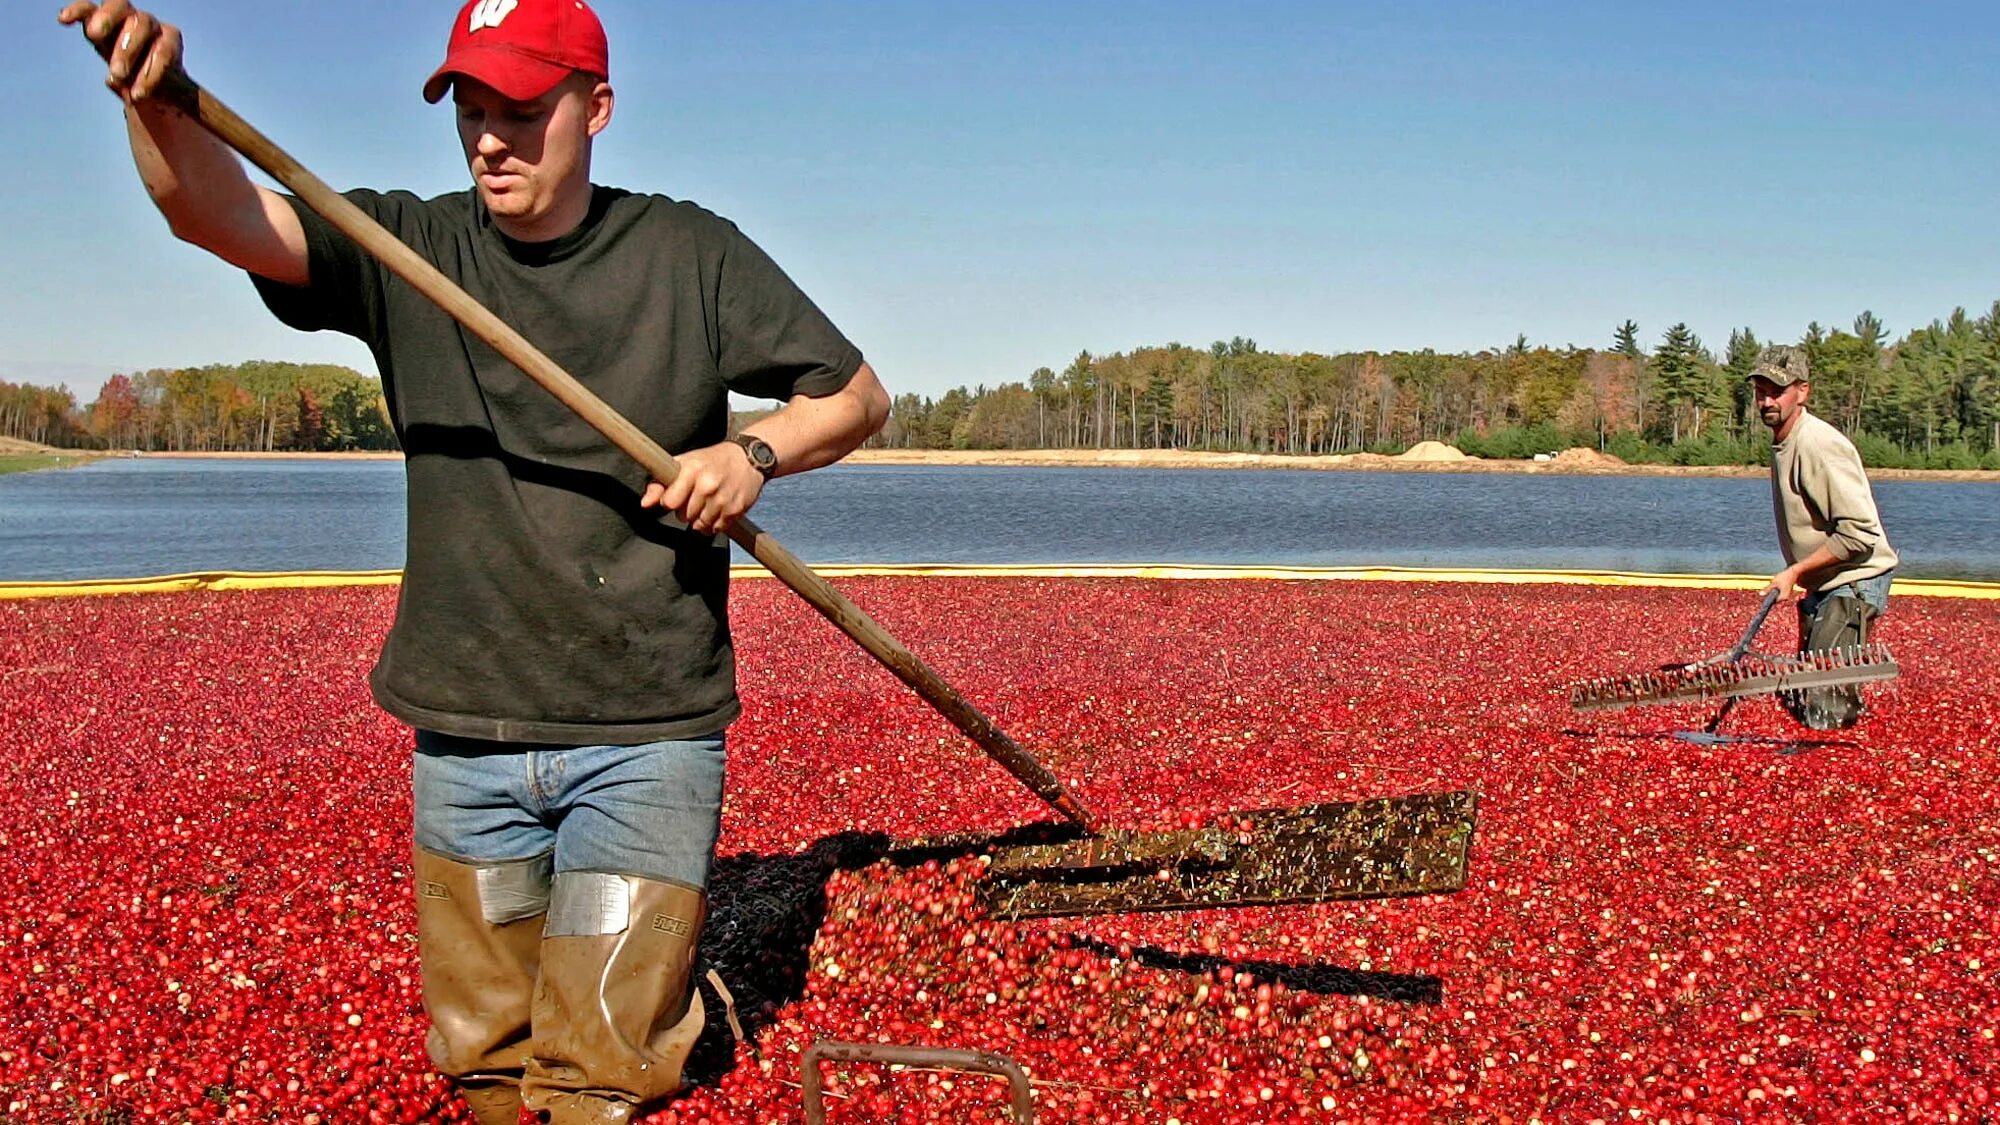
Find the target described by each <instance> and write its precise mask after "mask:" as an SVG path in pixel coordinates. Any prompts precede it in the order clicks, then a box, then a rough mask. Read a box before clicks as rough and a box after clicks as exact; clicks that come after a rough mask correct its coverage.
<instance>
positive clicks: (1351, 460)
mask: <svg viewBox="0 0 2000 1125" xmlns="http://www.w3.org/2000/svg"><path fill="white" fill-rule="evenodd" d="M99 456H104V457H121V456H127V457H145V458H180V459H189V460H273V461H279V460H282V461H343V460H344V461H389V460H400V459H401V458H402V456H403V455H402V454H401V453H399V452H394V451H386V452H375V451H370V452H355V453H297V452H288V453H237V452H185V453H138V452H129V453H120V452H111V453H104V454H100V455H99ZM841 463H842V464H848V465H952V466H974V467H985V468H1065V469H1078V468H1080V469H1106V468H1120V469H1291V470H1303V471H1312V472H1319V471H1328V472H1332V471H1340V470H1346V471H1350V472H1351V471H1362V472H1414V473H1517V474H1539V475H1552V476H1634V477H1731V478H1738V479H1743V478H1763V477H1766V476H1767V475H1768V474H1769V472H1770V470H1768V469H1766V468H1764V467H1762V466H1755V465H1633V464H1623V463H1608V464H1607V463H1601V462H1581V461H1565V460H1549V461H1513V460H1507V461H1501V460H1487V459H1485V458H1480V457H1469V456H1462V457H1460V458H1455V459H1433V458H1430V457H1414V458H1413V457H1410V456H1408V455H1404V456H1400V457H1391V456H1387V455H1385V454H1380V453H1333V454H1316V455H1309V454H1284V453H1211V452H1205V451H1198V450H1179V449H857V450H855V451H854V452H853V453H850V454H848V455H847V457H846V458H844V459H843V461H842V462H841ZM1868 477H1869V479H1871V480H1885V481H1904V480H1910V481H1926V480H1927V481H1970V482H1989V483H2000V471H1996V470H1991V469H1887V468H1882V469H1877V468H1871V469H1869V470H1868Z"/></svg>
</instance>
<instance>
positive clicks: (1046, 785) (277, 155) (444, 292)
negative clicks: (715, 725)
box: [100, 44, 1098, 833]
mask: <svg viewBox="0 0 2000 1125" xmlns="http://www.w3.org/2000/svg"><path fill="white" fill-rule="evenodd" d="M107 49H108V44H107ZM100 53H102V52H100ZM154 96H155V97H158V98H162V99H165V100H166V101H168V102H169V103H171V104H173V105H174V106H176V107H177V108H179V109H180V110H181V111H182V112H184V113H186V114H187V115H188V116H189V117H191V118H193V119H194V120H195V121H197V122H198V123H200V124H201V125H202V127H204V128H206V129H207V130H208V131H209V132H210V133H213V134H214V135H215V136H216V137H217V138H218V139H220V140H221V141H222V142H223V143H224V144H226V145H228V146H229V147H230V148H232V149H234V150H235V151H236V152H237V153H238V154H240V155H241V156H242V157H243V158H244V159H246V160H248V161H250V163H252V164H255V165H256V166H257V167H259V168H261V169H263V170H264V171H265V172H266V173H268V174H269V175H270V176H271V178H272V179H274V180H276V181H278V182H279V183H280V184H282V185H284V186H285V187H286V188H287V189H289V190H290V191H291V192H292V194H294V195H296V196H298V198H299V199H300V200H301V201H302V202H304V203H305V205H306V206H308V207H310V208H312V209H313V210H314V211H316V212H318V213H319V214H320V215H321V216H322V217H323V218H325V219H326V221H327V222H329V223H332V224H333V225H334V226H335V227H336V228H338V229H339V230H340V231H341V233H343V234H345V235H347V237H349V238H351V239H353V240H354V242H355V243H356V244H357V245H359V246H360V247H361V248H362V249H363V250H365V251H366V252H367V253H369V254H370V255H372V256H373V257H374V258H375V259H376V260H378V261H380V262H381V263H382V264H383V265H384V266H385V267H387V268H388V270H389V271H390V272H391V273H394V274H395V275H396V276H397V277H400V278H402V279H403V280H404V281H406V282H408V283H409V284H410V285H411V286H412V287H413V288H415V289H416V290H417V291H418V292H419V293H422V294H423V295H424V296H425V297H427V298H429V299H430V300H431V301H432V302H434V303H435V304H437V306H438V307H439V308H442V309H443V310H444V311H445V312H447V313H449V314H450V315H451V317H452V319H454V320H456V321H458V322H459V323H460V324H461V325H463V326H464V327H465V328H466V330H467V331H469V332H471V333H472V334H473V335H475V336H477V337H479V338H480V339H481V340H484V341H485V342H486V343H487V344H488V345H490V346H491V347H492V348H493V350H494V351H496V352H499V353H500V355H501V356H503V357H504V358H506V359H507V360H508V361H509V362H511V363H513V364H514V365H515V366H516V367H519V368H520V369H521V370H522V371H523V372H525V373H526V374H527V375H528V377H529V378H531V379H533V380H535V382H537V383H540V384H541V385H542V386H543V387H544V388H545V389H547V390H548V392H549V393H550V394H552V395H554V396H555V397H556V398H557V399H559V400H560V401H561V402H562V403H563V405H565V406H567V407H569V408H570V409H571V410H573V411H575V412H576V413H577V414H578V415H579V416H581V417H582V418H583V420H584V421H585V422H588V423H590V425H591V426H593V427H595V428H596V429H597V431H598V432H600V433H602V434H603V435H604V436H605V437H607V438H609V439H610V440H611V443H612V444H613V445H615V446H617V447H618V448H619V449H621V450H623V451H624V452H625V453H626V454H628V455H629V456H631V458H632V459H633V460H635V461H637V462H638V463H639V464H640V465H641V466H642V467H643V468H644V469H645V470H646V471H647V472H648V473H650V474H652V477H653V479H654V480H657V481H659V482H660V483H662V484H670V483H672V482H673V479H674V477H675V476H677V475H679V472H680V467H679V465H678V464H676V463H675V461H674V458H673V456H672V455H671V454H669V453H668V452H667V451H666V450H665V449H663V448H661V446H660V444H659V443H658V442H656V441H654V440H653V439H652V438H650V437H648V436H647V435H646V433H645V431H643V430H641V429H639V427H637V426H635V425H633V424H632V422H631V421H630V420H629V419H627V418H625V417H624V416H623V415H621V414H619V413H618V412H617V411H616V410H613V409H612V408H611V405H610V404H609V403H607V402H605V401H604V400H603V399H601V398H599V397H597V395H595V394H593V393H592V392H591V391H590V390H589V389H588V388H586V387H585V386H584V385H583V384H581V383H579V382H577V381H576V379H575V377H573V376H571V375H570V374H569V372H567V371H564V370H563V369H562V367H560V366H559V365H558V364H557V363H556V362H555V361H554V360H552V359H550V358H549V357H548V356H546V355H544V354H543V353H542V352H541V350H540V349H538V348H536V347H535V346H534V345H533V344H531V343H529V342H528V341H527V339H526V338H525V337H523V336H522V335H521V334H520V333H518V332H516V331H514V329H513V328H511V327H509V326H508V325H507V324H506V322H504V321H502V320H501V319H500V318H499V317H497V316H495V315H493V313H492V312H491V311H489V310H488V309H487V308H486V307H485V306H484V305H481V304H480V303H479V302H478V301H476V300H474V299H473V297H472V295H471V294H469V293H467V292H466V291H465V290H463V289H461V288H459V287H458V286H457V285H456V284H455V283H453V282H452V280H451V279H450V278H448V277H446V276H445V275H444V274H443V273H441V272H439V271H438V269H437V267H435V266H433V265H431V264H430V262H428V261H426V260H425V259H424V258H423V257H422V256H421V255H419V254H418V253H417V252H416V251H414V250H412V249H410V248H409V247H408V246H407V245H405V244H404V243H403V241H402V240H401V239H398V238H397V237H396V236H395V235H393V234H391V233H390V232H389V231H388V230H387V229H386V228H384V227H383V226H382V225H381V224H380V223H377V222H376V221H375V220H374V219H372V218H370V217H369V216H368V215H367V213H365V212H363V211H362V210H361V209H360V208H358V207H356V206H355V205H354V204H352V203H350V202H348V200H347V199H346V197H344V196H342V195H341V194H340V193H339V192H337V191H334V190H333V189H332V188H330V187H328V186H327V185H326V183H325V182H324V181H322V180H321V179H320V178H319V177H317V176H315V175H313V174H312V173H311V172H309V171H307V170H306V168H305V166H304V165H301V164H300V163H299V162H298V161H296V160H294V159H292V157H291V156H290V155H289V154H288V153H286V152H285V151H284V150H283V149H281V148H279V147H278V146H277V145H276V144H274V143H273V142H272V141H271V140H270V138H268V137H266V136H264V134H262V133H260V132H258V131H257V130H256V129H255V128H254V127H252V126H251V125H250V123H249V122H247V121H245V120H243V118H241V117H239V116H237V114H236V113H235V111H234V110H231V109H230V108H229V107H228V106H227V105H224V104H223V103H222V101H221V100H220V99H218V98H216V97H215V95H213V94H211V93H209V92H208V91H207V90H205V89H203V88H202V87H201V86H200V84H198V83H196V82H195V81H194V79H192V78H190V77H188V76H187V73H186V72H185V71H183V70H181V69H180V68H179V67H175V68H174V69H173V70H172V71H171V72H169V73H168V74H167V75H166V77H165V78H164V80H163V81H162V82H161V84H160V86H159V87H158V89H157V91H156V93H155V95H154ZM729 537H730V538H731V539H734V540H735V541H736V542H738V543H740V544H742V546H743V549H744V550H746V551H748V552H750V555H751V557H753V558H755V559H756V560H757V561H758V562H760V563H762V564H763V565H764V567H765V569H767V570H769V571H770V572H771V573H772V574H774V575H777V577H778V578H779V579H780V580H781V581H783V582H784V583H785V585H787V586H789V587H791V588H792V589H793V590H794V591H796V592H797V593H798V595H799V596H800V597H802V598H804V599H805V600H806V601H807V602H808V603H809V604H811V605H812V607H813V608H814V609H816V610H818V611H819V612H820V613H821V615H823V616H824V617H825V618H826V619H827V620H829V621H831V622H833V624H834V625H835V626H837V627H838V628H839V629H840V631H841V632H843V633H846V634H847V635H848V636H849V637H852V638H853V639H854V640H855V641H856V642H857V643H858V644H860V645H861V647H862V648H863V649H865V650H867V652H868V654H869V655H870V656H873V657H874V658H875V659H876V660H877V661H879V662H880V663H881V664H882V666H883V667H885V668H887V669H888V670H889V671H890V672H892V673H894V674H895V676H896V678H897V679H900V680H902V681H903V682H904V683H906V684H908V685H909V686H910V687H911V688H912V689H914V690H915V691H916V693H917V694H918V695H920V696H922V697H923V699H924V701H925V702H926V703H929V704H930V705H931V706H932V707H933V708H935V709H936V710H937V712H938V713H939V714H941V715H943V716H944V717H945V718H946V719H948V720H950V722H951V724H952V725H953V726H955V727H957V728H958V729H959V730H960V731H961V732H963V733H964V734H965V736H966V737H968V738H970V739H972V741H974V742H975V743H978V744H979V747H980V749H982V750H984V751H986V753H987V754H988V756H990V757H991V758H993V760H994V761H996V762H999V763H1000V764H1001V765H1002V766H1004V767H1005V768H1006V770H1007V772H1009V773H1011V774H1013V775H1014V777H1015V778H1016V779H1018V780H1019V781H1020V782H1021V783H1022V784H1023V785H1026V786H1027V787H1028V788H1029V789H1030V790H1032V791H1033V792H1034V794H1035V795H1036V796H1038V797H1040V798H1041V799H1042V800H1043V801H1045V802H1047V803H1048V804H1049V805H1050V806H1051V807H1052V808H1054V809H1055V810H1056V811H1057V812H1058V813H1061V814H1062V815H1063V816H1064V817H1065V818H1067V819H1068V820H1069V821H1070V822H1071V823H1073V824H1075V825H1077V826H1078V827H1080V828H1082V829H1083V830H1084V831H1086V832H1093V833H1094V832H1096V831H1097V828H1098V825H1097V820H1096V818H1095V817H1094V816H1092V815H1091V813H1090V812H1089V811H1088V810H1086V809H1085V808H1084V807H1083V805H1082V804H1081V803H1079V802H1078V801H1077V800H1076V798H1075V797H1074V796H1072V795H1071V794H1070V793H1069V792H1067V791H1066V790H1065V789H1064V788H1063V784H1062V782H1061V781H1060V780H1059V779H1058V778H1057V777H1056V775H1055V774H1054V773H1053V772H1051V771H1050V770H1049V768H1048V767H1047V766H1045V765H1043V764H1042V762H1041V761H1040V759H1038V758H1036V757H1035V756H1034V755H1033V754H1031V753H1029V752H1028V751H1027V750H1026V749H1024V748H1023V747H1022V746H1021V745H1020V744H1019V743H1017V742H1015V741H1014V740H1013V739H1012V738H1011V737H1009V736H1008V735H1007V733H1006V732H1005V731H1002V730H1001V729H1000V728H999V727H998V726H996V725H994V723H993V720H991V719H989V718H987V717H986V715H985V714H984V713H982V712H981V711H980V710H979V709H978V708H977V707H974V706H973V705H972V704H971V703H970V702H968V701H967V700H966V698H965V697H964V696H962V695H960V694H959V693H958V692H957V691H956V690H955V689H953V688H952V686H951V685H950V684H948V683H946V682H945V681H944V678H943V677H941V676H939V675H938V674H937V673H936V672H935V671H933V670H932V669H931V667H930V665H928V664H925V663H924V662H923V661H922V660H920V659H918V658H917V656H916V655H915V654H914V653H912V652H911V651H910V650H909V649H907V648H905V647H903V645H902V643H901V642H899V641H897V640H896V638H895V637H893V636H891V635H890V634H889V632H888V630H886V629H884V628H882V626H881V625H879V624H877V623H876V622H875V621H874V619H873V618H870V617H869V616H868V615H867V614H866V613H863V612H862V610H861V608H860V607H859V606H857V605H855V604H854V603H853V602H852V601H849V600H848V598H847V597H846V595H844V594H842V593H841V592H840V591H838V590H836V589H834V588H833V586H832V584H830V583H829V582H827V580H826V579H825V578H822V577H821V576H820V575H819V574H818V573H816V572H815V571H813V570H812V568H810V567H808V566H807V565H806V564H805V563H804V562H802V561H800V560H799V557H798V556H797V555H794V554H792V552H791V551H789V550H787V549H786V548H785V547H784V546H783V545H782V544H780V543H779V542H778V541H777V540H776V539H773V538H772V537H771V536H770V535H769V534H768V533H766V532H765V531H764V530H763V529H762V528H760V527H758V526H757V525H756V524H755V523H752V522H751V521H750V520H748V519H739V520H737V521H736V522H735V524H734V525H733V526H732V527H731V528H730V529H729Z"/></svg>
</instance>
